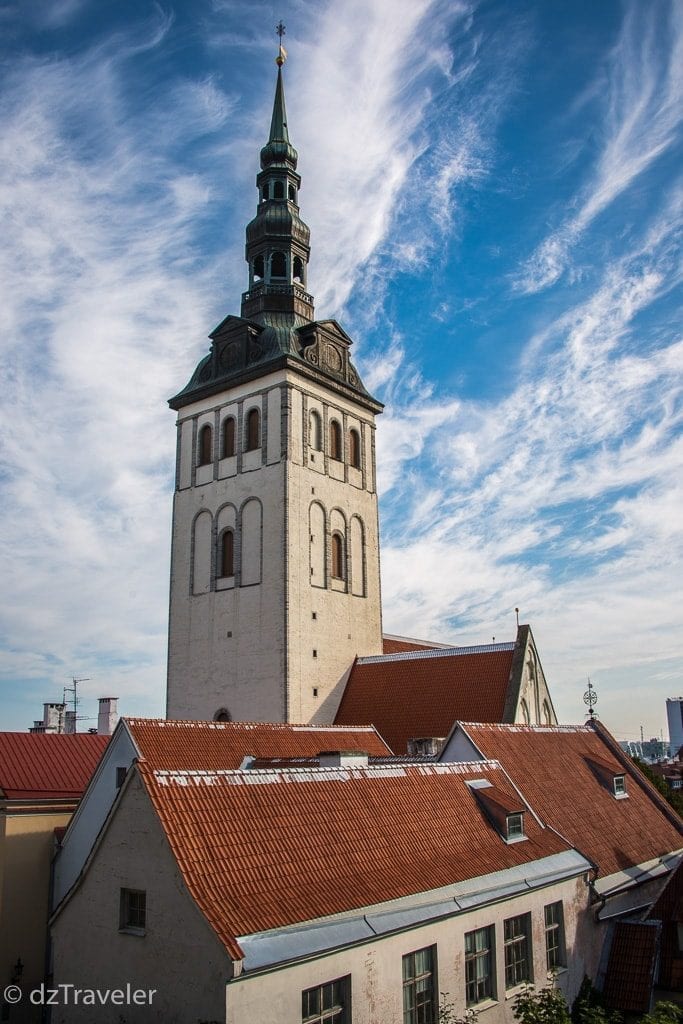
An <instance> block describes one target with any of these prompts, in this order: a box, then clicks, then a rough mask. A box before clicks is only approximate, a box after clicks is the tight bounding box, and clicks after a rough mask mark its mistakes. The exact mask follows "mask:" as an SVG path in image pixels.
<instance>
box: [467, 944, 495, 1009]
mask: <svg viewBox="0 0 683 1024" xmlns="http://www.w3.org/2000/svg"><path fill="white" fill-rule="evenodd" d="M494 963H495V960H494V951H493V925H489V927H488V928H478V929H477V930H476V931H475V932H467V934H466V935H465V998H466V1000H467V1005H468V1006H476V1004H477V1003H482V1002H483V1001H484V1000H485V999H494V998H495V986H494V975H493V972H494Z"/></svg>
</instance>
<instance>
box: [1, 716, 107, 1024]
mask: <svg viewBox="0 0 683 1024" xmlns="http://www.w3.org/2000/svg"><path fill="white" fill-rule="evenodd" d="M108 742H109V737H108V736H93V735H91V734H89V733H80V734H78V735H75V736H68V735H65V734H64V733H61V734H60V733H50V732H43V733H36V734H33V733H30V732H23V733H20V732H0V988H4V986H5V985H8V984H10V982H12V981H13V979H14V980H16V982H17V983H21V985H22V987H25V988H26V989H29V988H33V987H35V986H36V985H38V984H40V982H41V981H43V979H44V976H45V969H46V956H45V955H46V934H47V933H46V924H47V916H48V893H49V888H50V862H51V860H52V857H53V855H54V852H55V831H56V830H59V829H63V828H64V827H65V826H66V825H67V824H68V822H69V819H70V818H71V815H72V814H73V812H74V810H75V808H76V804H77V803H78V800H79V799H80V796H81V794H82V793H83V791H84V789H85V788H86V786H87V784H88V782H89V780H90V776H91V775H92V773H93V771H94V769H95V767H96V765H97V762H98V761H99V759H100V757H101V755H102V753H103V752H104V750H105V749H106V746H107V743H108ZM5 1010H7V1013H11V1017H8V1016H3V1018H2V1019H3V1020H10V1019H11V1021H12V1022H13V1024H14V1022H24V1021H33V1020H36V1019H37V1020H39V1019H40V1008H35V1007H34V1008H33V1009H32V1008H31V1007H30V1006H28V1005H27V1004H24V1005H22V1006H17V1007H11V1008H9V1007H4V1006H3V1013H4V1012H5Z"/></svg>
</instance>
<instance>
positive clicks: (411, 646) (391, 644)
mask: <svg viewBox="0 0 683 1024" xmlns="http://www.w3.org/2000/svg"><path fill="white" fill-rule="evenodd" d="M447 646H448V644H435V643H432V642H431V641H430V640H412V639H411V638H410V637H407V636H389V635H388V634H385V635H384V636H383V637H382V650H383V651H384V653H385V654H405V653H406V652H407V651H425V650H427V651H428V650H433V649H434V648H438V647H447Z"/></svg>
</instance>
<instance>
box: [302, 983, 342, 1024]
mask: <svg viewBox="0 0 683 1024" xmlns="http://www.w3.org/2000/svg"><path fill="white" fill-rule="evenodd" d="M335 989H336V991H335ZM314 995H315V996H317V1008H316V1009H313V1010H312V1011H311V1006H310V1002H311V998H310V997H311V996H314ZM336 996H339V997H340V1000H341V1001H337V1002H334V999H335V997H336ZM326 997H327V1001H328V1004H329V1005H327V1006H326V1005H325V1001H326ZM307 1011H308V1012H307ZM301 1024H351V975H350V974H345V975H343V976H342V977H341V978H335V979H334V980H333V981H325V982H323V983H322V984H320V985H312V986H311V987H310V988H306V989H303V991H302V992H301Z"/></svg>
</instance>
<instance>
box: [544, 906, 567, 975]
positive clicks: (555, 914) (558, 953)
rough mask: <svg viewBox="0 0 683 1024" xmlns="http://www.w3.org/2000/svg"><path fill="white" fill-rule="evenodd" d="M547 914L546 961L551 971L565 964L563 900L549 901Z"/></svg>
mask: <svg viewBox="0 0 683 1024" xmlns="http://www.w3.org/2000/svg"><path fill="white" fill-rule="evenodd" d="M543 912H544V915H545V962H546V965H547V967H548V970H549V971H555V970H557V968H558V967H564V966H565V956H564V915H563V913H562V900H559V901H558V902H557V903H549V904H548V906H547V907H545V908H544V911H543Z"/></svg>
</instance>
